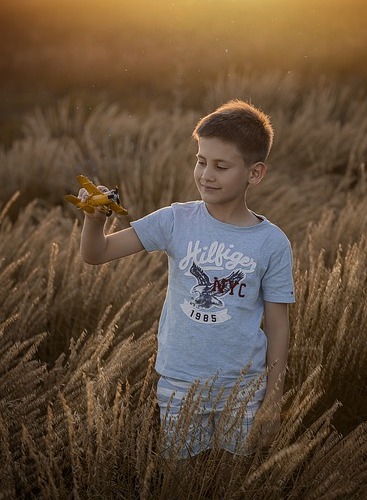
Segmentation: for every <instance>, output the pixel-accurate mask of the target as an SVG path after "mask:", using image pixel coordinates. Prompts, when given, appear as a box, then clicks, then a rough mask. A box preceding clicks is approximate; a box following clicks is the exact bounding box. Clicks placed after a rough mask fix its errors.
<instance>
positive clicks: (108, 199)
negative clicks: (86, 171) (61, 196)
mask: <svg viewBox="0 0 367 500" xmlns="http://www.w3.org/2000/svg"><path fill="white" fill-rule="evenodd" d="M76 178H77V180H78V182H79V184H80V185H81V186H82V187H83V188H85V189H86V190H87V191H88V193H89V196H87V198H86V199H85V200H81V199H80V198H78V197H77V196H74V195H72V194H68V195H67V196H65V200H66V201H69V202H70V203H72V204H73V205H76V206H77V207H78V208H80V209H81V210H84V212H88V213H89V214H93V213H94V210H95V207H98V209H99V210H102V211H103V212H105V213H106V215H107V216H110V215H111V214H112V211H114V212H116V213H118V214H122V215H126V214H127V210H126V209H125V208H123V207H122V206H121V204H120V196H119V190H118V189H117V188H115V189H111V190H110V191H106V192H105V193H103V192H102V191H100V190H99V189H98V188H97V186H95V185H94V184H93V182H91V181H90V180H89V179H88V178H87V177H85V176H84V175H77V176H76Z"/></svg>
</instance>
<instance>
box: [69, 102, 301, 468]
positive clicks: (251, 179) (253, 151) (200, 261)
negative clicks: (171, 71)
mask: <svg viewBox="0 0 367 500" xmlns="http://www.w3.org/2000/svg"><path fill="white" fill-rule="evenodd" d="M193 137H194V138H195V139H196V140H197V143H198V154H197V162H196V166H195V169H194V180H195V183H196V186H197V189H198V191H199V193H200V196H201V200H200V201H193V202H187V203H174V204H172V205H171V206H170V207H165V208H162V209H160V210H157V211H156V212H153V213H152V214H149V215H147V216H145V217H143V218H142V219H140V220H137V221H135V222H132V223H131V226H132V227H130V228H128V229H124V230H122V231H119V232H116V233H114V234H110V235H107V236H106V235H105V234H104V224H105V216H104V214H102V213H99V212H98V211H96V212H95V214H93V215H89V214H85V222H84V226H83V230H82V238H81V253H82V257H83V259H84V261H85V262H87V263H89V264H102V263H104V262H108V261H111V260H114V259H118V258H121V257H125V256H127V255H131V254H134V253H137V252H140V251H142V250H144V249H145V250H147V251H155V250H162V251H165V252H166V253H167V255H168V262H169V282H168V288H167V295H166V300H165V303H164V306H163V310H162V314H161V318H160V324H159V332H158V355H157V361H156V370H157V372H158V373H159V375H160V380H159V383H158V388H157V393H158V402H159V405H160V409H161V418H162V421H164V422H167V423H168V425H167V427H168V428H169V429H170V430H171V435H174V425H173V426H172V423H173V424H174V422H175V421H177V420H178V418H179V410H180V405H181V402H182V399H183V398H184V397H185V394H187V391H188V390H189V388H190V385H191V384H192V383H193V382H194V381H199V384H200V385H199V387H200V388H201V390H202V391H204V390H205V387H207V386H205V382H206V381H208V380H209V381H210V380H211V381H212V389H211V392H210V391H207V392H206V393H205V394H204V393H203V392H202V394H204V398H203V399H204V400H205V403H203V405H202V406H200V407H199V409H198V413H199V414H200V418H201V425H200V426H199V427H200V429H199V432H200V436H199V437H198V435H197V434H195V433H197V432H198V428H197V426H195V425H193V426H192V427H190V428H189V432H188V436H187V439H186V443H185V444H184V446H183V447H182V450H180V454H181V456H182V457H183V458H186V457H188V456H194V455H197V454H198V453H199V452H201V451H203V450H205V449H209V448H211V447H212V445H213V443H212V440H213V432H214V430H215V425H216V422H217V417H215V418H214V419H213V418H212V417H211V418H209V414H210V412H211V409H212V408H213V405H212V402H211V401H209V399H210V398H209V397H208V394H209V392H210V395H212V399H216V398H217V399H216V403H215V410H216V412H217V413H218V411H220V409H221V408H224V405H225V398H226V397H228V394H229V393H230V390H231V388H233V386H235V384H236V381H237V380H238V379H239V377H240V375H241V373H242V370H243V369H244V367H245V366H248V365H249V364H250V368H249V370H248V371H247V372H246V375H245V380H244V382H243V386H244V385H245V384H246V383H247V382H248V381H249V380H251V379H254V378H256V377H257V376H259V375H260V374H261V373H264V371H265V370H266V368H267V367H272V368H271V369H270V370H269V372H268V375H267V381H266V382H267V383H266V385H264V386H260V387H259V389H258V391H257V392H256V395H255V398H254V399H253V400H252V401H251V403H249V405H248V411H247V413H246V415H245V418H243V419H242V420H241V422H240V424H238V419H237V420H234V421H236V422H237V424H236V425H240V427H241V428H240V429H238V433H237V434H234V437H233V439H232V440H230V441H229V442H225V443H222V444H221V445H220V447H221V448H223V449H226V450H227V451H229V452H230V453H235V451H236V443H237V445H238V436H239V435H241V437H243V438H245V437H246V435H247V434H248V431H249V429H250V427H251V425H252V420H253V416H254V414H255V413H256V412H257V410H258V409H259V407H260V406H261V405H262V402H263V400H264V397H265V400H266V401H267V402H269V401H270V402H271V403H272V404H273V405H274V409H275V408H276V406H277V405H276V403H277V402H278V401H279V400H280V398H281V397H282V393H283V384H284V372H285V367H286V362H287V352H288V335H289V333H288V330H289V328H288V303H292V302H294V294H293V279H292V255H291V248H290V244H289V241H288V239H287V237H286V236H285V235H284V233H283V232H282V231H281V230H280V229H279V228H278V227H276V226H275V225H273V224H272V223H270V222H269V221H268V220H267V219H266V218H265V217H263V216H260V215H257V214H255V213H254V212H252V211H251V210H249V209H248V207H247V203H246V192H247V188H248V187H249V185H256V184H259V183H260V182H261V180H262V179H263V177H264V176H265V173H266V166H265V164H264V162H265V160H266V158H267V157H268V154H269V151H270V148H271V145H272V141H273V129H272V126H271V124H270V122H269V119H268V117H267V116H266V115H265V114H263V113H262V112H261V111H260V110H258V109H256V108H255V107H254V106H252V105H250V104H248V103H245V102H243V101H239V100H235V101H230V102H228V103H226V104H224V105H223V106H221V107H219V108H218V109H217V110H216V111H214V112H213V113H211V114H209V115H207V116H205V117H204V118H202V119H201V120H200V121H199V123H198V124H197V126H196V128H195V130H194V132H193ZM79 196H81V194H79ZM262 319H263V328H264V330H262V329H261V327H260V325H261V322H262ZM219 395H220V398H221V399H220V398H219V399H218V397H219ZM240 396H241V392H240ZM243 397H245V396H243ZM240 403H241V401H239V405H240ZM233 416H234V417H235V416H236V415H233ZM272 422H273V423H272V428H271V429H268V436H270V437H271V436H273V435H274V434H275V433H276V432H277V430H278V427H279V417H277V418H275V419H273V421H272ZM204 428H205V429H204ZM203 429H204V430H203ZM190 432H191V433H192V434H191V435H190Z"/></svg>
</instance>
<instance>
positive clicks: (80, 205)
mask: <svg viewBox="0 0 367 500" xmlns="http://www.w3.org/2000/svg"><path fill="white" fill-rule="evenodd" d="M65 200H66V201H68V202H70V203H72V204H73V205H75V206H77V207H78V208H81V209H82V210H84V211H85V212H88V213H89V214H93V213H94V208H93V207H89V206H88V205H86V204H83V202H82V201H81V199H80V198H77V197H76V196H74V195H72V194H68V195H66V196H65Z"/></svg>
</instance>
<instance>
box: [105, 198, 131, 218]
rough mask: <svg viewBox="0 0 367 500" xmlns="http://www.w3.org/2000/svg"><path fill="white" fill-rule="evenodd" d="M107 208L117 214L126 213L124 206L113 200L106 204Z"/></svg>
mask: <svg viewBox="0 0 367 500" xmlns="http://www.w3.org/2000/svg"><path fill="white" fill-rule="evenodd" d="M108 208H110V209H111V210H113V211H114V212H116V213H117V214H121V215H126V214H127V213H128V212H127V210H126V209H125V208H124V207H122V206H121V205H119V204H118V203H116V202H115V201H114V202H113V203H111V204H110V205H108Z"/></svg>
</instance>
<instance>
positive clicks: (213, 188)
mask: <svg viewBox="0 0 367 500" xmlns="http://www.w3.org/2000/svg"><path fill="white" fill-rule="evenodd" d="M200 186H201V189H203V190H204V191H217V190H218V189H220V188H218V187H214V186H208V185H207V184H200Z"/></svg>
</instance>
